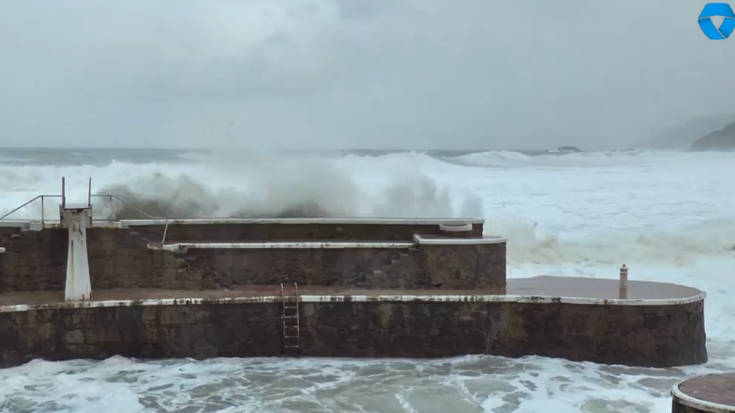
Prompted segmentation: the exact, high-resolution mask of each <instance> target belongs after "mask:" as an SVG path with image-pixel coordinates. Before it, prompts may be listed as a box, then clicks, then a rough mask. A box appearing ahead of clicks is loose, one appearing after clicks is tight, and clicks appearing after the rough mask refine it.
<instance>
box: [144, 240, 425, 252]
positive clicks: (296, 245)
mask: <svg viewBox="0 0 735 413" xmlns="http://www.w3.org/2000/svg"><path fill="white" fill-rule="evenodd" d="M413 246H415V244H414V243H413V242H323V241H317V242H207V243H201V242H179V243H176V244H165V245H163V246H160V245H150V244H149V245H148V248H150V249H164V250H167V251H179V250H186V249H189V248H193V249H347V248H395V249H400V248H402V249H407V248H411V247H413Z"/></svg>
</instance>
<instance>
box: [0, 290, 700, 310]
mask: <svg viewBox="0 0 735 413" xmlns="http://www.w3.org/2000/svg"><path fill="white" fill-rule="evenodd" d="M705 296H706V294H705V293H701V294H698V295H695V296H692V297H685V298H670V299H650V300H645V299H641V300H625V299H622V300H621V299H608V300H606V299H601V298H575V297H552V296H529V295H495V294H457V295H438V294H386V295H301V296H300V300H299V301H300V302H302V303H330V302H356V303H369V302H486V303H522V304H586V305H640V306H664V305H681V304H689V303H693V302H697V301H702V300H704V298H705ZM282 299H283V298H282V297H281V296H280V295H271V296H247V297H222V298H201V297H195V298H159V299H141V300H105V301H76V302H75V301H66V302H57V303H50V304H17V305H5V306H0V313H12V312H22V311H31V310H39V309H56V308H98V307H136V306H166V305H202V304H213V303H215V304H241V303H280V302H281V300H282Z"/></svg>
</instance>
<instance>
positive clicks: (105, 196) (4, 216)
mask: <svg viewBox="0 0 735 413" xmlns="http://www.w3.org/2000/svg"><path fill="white" fill-rule="evenodd" d="M46 198H61V199H62V200H65V198H66V197H65V196H64V195H36V196H35V197H33V198H31V199H30V200H28V201H26V202H24V203H23V204H22V205H20V206H19V207H17V208H15V209H13V210H12V211H10V212H8V213H6V214H4V215H3V216H0V221H2V220H4V219H5V218H7V217H9V216H10V215H13V214H14V213H16V212H18V211H20V210H21V209H23V208H25V207H27V206H28V205H30V204H32V203H33V202H35V201H38V200H39V199H40V200H41V222H45V220H46V219H45V218H46V217H45V211H44V209H45V202H44V200H45V199H46ZM92 198H107V199H109V200H110V204H112V200H113V199H115V200H117V201H119V202H120V203H122V204H123V205H125V206H127V207H129V208H131V209H133V210H134V211H136V212H138V213H140V214H141V215H143V216H144V217H146V218H148V219H168V218H167V217H154V216H152V215H150V214H148V213H147V212H145V211H143V210H141V209H140V208H138V207H136V206H134V205H133V204H132V203H131V202H129V201H127V200H126V199H125V198H123V197H121V196H119V195H113V194H90V195H88V199H89V200H90V201H91V199H92ZM90 205H91V202H90Z"/></svg>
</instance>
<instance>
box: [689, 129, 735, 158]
mask: <svg viewBox="0 0 735 413" xmlns="http://www.w3.org/2000/svg"><path fill="white" fill-rule="evenodd" d="M689 150H690V151H692V152H698V151H722V152H731V151H735V122H733V123H730V124H728V125H727V126H725V127H724V128H722V129H720V130H717V131H714V132H712V133H709V134H707V135H705V136H703V137H701V138H699V139H697V140H695V141H694V142H692V146H691V147H690V148H689Z"/></svg>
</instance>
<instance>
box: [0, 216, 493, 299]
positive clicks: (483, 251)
mask: <svg viewBox="0 0 735 413" xmlns="http://www.w3.org/2000/svg"><path fill="white" fill-rule="evenodd" d="M263 225H264V226H263V227H262V228H261V227H260V224H250V225H249V226H248V225H234V224H233V225H231V226H230V225H179V226H171V227H170V228H169V231H173V234H174V235H176V234H178V236H179V237H181V239H182V240H183V239H184V238H187V237H188V238H191V239H190V240H191V241H198V242H212V241H216V242H229V241H232V238H233V237H234V236H235V235H236V234H241V235H242V236H243V237H246V236H247V237H253V238H256V239H257V238H261V237H266V236H273V237H274V239H287V238H289V237H295V238H300V239H302V240H303V239H304V238H306V239H312V238H314V237H316V236H324V237H326V238H328V237H330V236H331V237H332V238H334V237H336V234H338V233H340V232H341V231H343V232H344V234H345V236H347V237H352V236H356V235H358V234H359V233H360V231H363V232H362V234H363V235H365V236H366V237H368V238H370V237H373V238H381V237H386V238H391V237H392V238H401V239H402V240H403V237H404V236H407V238H406V239H405V240H403V241H407V242H408V241H411V240H412V238H413V234H411V235H410V236H408V235H407V231H408V228H411V229H412V230H414V231H415V230H416V229H417V226H405V228H406V229H405V230H404V229H401V228H403V227H404V226H401V225H373V226H366V225H362V226H361V225H353V226H349V225H347V226H339V225H331V226H330V225H325V226H316V227H313V226H309V225H294V227H293V228H292V227H291V226H289V225H277V224H263ZM429 227H431V228H436V229H437V231H438V228H439V226H438V225H434V226H426V228H425V229H427V230H428V228H429ZM151 228H153V227H150V228H149V227H145V226H136V227H132V228H122V229H117V228H91V229H89V230H88V231H87V239H88V246H89V247H88V248H89V266H90V274H91V279H92V288H93V290H94V289H109V288H167V289H191V290H198V289H217V288H226V287H231V286H234V285H277V284H280V283H282V282H298V283H299V284H305V285H306V284H314V285H324V286H346V287H359V288H442V289H449V288H455V289H474V288H485V287H503V286H505V278H506V272H505V243H498V244H479V245H417V246H416V247H413V248H411V249H390V248H385V249H372V248H371V249H365V248H363V249H359V248H349V249H211V248H208V249H189V250H188V251H185V252H182V253H178V252H170V251H163V250H150V249H149V248H148V242H149V239H148V237H147V236H145V233H146V232H155V231H158V230H161V231H162V227H160V226H159V227H156V228H157V229H151ZM314 228H316V229H314ZM339 228H342V229H341V230H340V229H339ZM418 228H419V229H421V228H423V227H422V226H420V225H419V226H418ZM479 228H480V231H481V224H480V227H479ZM392 230H395V231H396V232H395V233H394V232H391V231H392ZM141 231H142V232H141ZM220 231H221V232H220ZM299 231H301V232H299ZM370 231H373V232H370ZM401 231H403V232H406V233H405V234H402V233H401ZM170 233H171V232H170ZM218 234H219V235H218ZM299 234H300V235H299ZM396 234H400V237H398V236H397V235H396ZM195 235H196V236H197V237H202V238H196V239H194V238H195ZM204 237H206V238H204ZM265 240H268V241H272V240H273V239H268V238H266V239H265ZM0 247H3V248H5V252H4V253H2V254H0V293H7V292H33V291H60V290H63V289H64V280H65V271H66V260H67V256H66V255H67V230H66V229H60V228H46V229H43V230H41V231H21V229H20V228H12V227H0Z"/></svg>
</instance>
